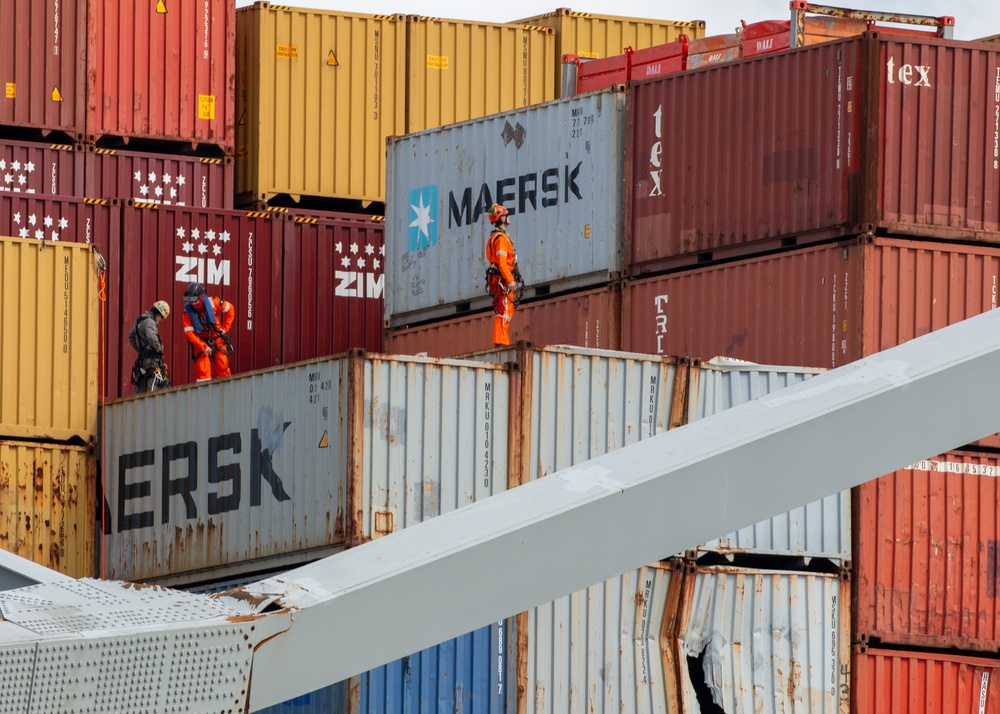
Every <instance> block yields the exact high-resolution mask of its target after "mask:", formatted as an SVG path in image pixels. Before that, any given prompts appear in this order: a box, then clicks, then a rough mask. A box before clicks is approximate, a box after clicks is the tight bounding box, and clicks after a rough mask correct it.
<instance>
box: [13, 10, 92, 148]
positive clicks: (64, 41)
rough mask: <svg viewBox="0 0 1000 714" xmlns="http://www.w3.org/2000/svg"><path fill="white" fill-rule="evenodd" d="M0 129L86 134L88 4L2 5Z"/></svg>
mask: <svg viewBox="0 0 1000 714" xmlns="http://www.w3.org/2000/svg"><path fill="white" fill-rule="evenodd" d="M0 33H2V38H3V39H2V41H0V82H2V83H3V84H4V98H3V101H2V103H0V124H4V125H7V126H21V127H35V128H38V129H41V130H42V133H43V134H48V133H49V132H51V131H61V132H65V133H66V134H68V135H69V137H70V139H71V140H73V141H77V140H80V139H82V138H83V135H84V131H85V129H84V118H85V116H86V102H87V66H86V64H85V62H84V59H85V58H86V55H87V42H88V36H87V0H41V1H40V0H7V1H6V2H4V3H2V5H0Z"/></svg>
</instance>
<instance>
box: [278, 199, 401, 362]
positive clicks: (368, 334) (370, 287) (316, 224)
mask: <svg viewBox="0 0 1000 714" xmlns="http://www.w3.org/2000/svg"><path fill="white" fill-rule="evenodd" d="M283 229H284V234H285V238H284V246H283V253H282V262H281V274H282V280H283V283H284V285H283V291H284V292H283V297H282V304H283V305H284V309H283V311H282V313H281V316H280V325H281V361H282V363H283V364H288V363H290V362H297V361H299V360H304V359H313V358H315V357H323V356H325V355H332V354H337V353H338V352H345V351H346V350H348V349H353V348H359V349H365V350H368V351H370V352H382V351H383V341H382V336H383V319H384V314H385V300H384V297H383V293H384V290H385V282H386V281H385V272H384V267H385V223H384V222H383V221H381V220H373V219H371V218H367V217H362V216H357V217H347V216H342V217H336V218H326V219H319V218H308V217H302V216H295V217H292V218H291V219H290V220H289V221H288V222H286V223H285V225H284V227H283Z"/></svg>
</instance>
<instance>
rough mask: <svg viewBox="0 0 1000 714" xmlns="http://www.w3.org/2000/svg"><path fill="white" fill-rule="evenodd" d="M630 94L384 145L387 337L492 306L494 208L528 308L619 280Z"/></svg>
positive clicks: (584, 99)
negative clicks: (502, 214)
mask: <svg viewBox="0 0 1000 714" xmlns="http://www.w3.org/2000/svg"><path fill="white" fill-rule="evenodd" d="M624 150H625V92H624V90H623V89H621V88H612V89H608V90H604V91H601V92H595V93H592V94H585V95H580V96H576V97H572V98H569V99H563V100H559V101H554V102H547V103H544V104H536V105H534V106H531V107H527V108H524V109H520V110H516V111H509V112H504V113H501V114H494V115H491V116H488V117H485V118H482V119H476V120H472V121H467V122H463V123H460V124H452V125H449V126H445V127H441V128H438V129H432V130H428V131H424V132H420V133H416V134H411V135H407V136H403V137H394V138H391V139H390V140H389V144H388V155H387V162H386V186H387V188H386V193H387V195H386V246H385V247H386V272H387V274H389V275H393V276H397V279H395V280H393V281H392V283H391V284H388V283H387V284H386V294H385V302H386V305H385V308H386V315H387V317H388V319H389V323H390V325H391V326H392V327H399V326H401V325H404V324H408V323H410V322H414V321H417V320H420V321H424V320H428V319H432V318H439V317H445V316H449V315H455V314H458V313H461V312H464V311H468V310H475V309H477V308H485V307H488V306H489V304H490V302H489V297H488V296H487V294H486V290H485V277H484V276H485V271H486V263H485V245H486V239H487V238H488V237H489V234H490V224H489V221H488V220H487V217H486V215H487V213H488V212H489V208H490V206H491V205H492V204H493V203H500V204H503V205H504V206H505V207H506V208H507V209H508V210H509V211H510V213H511V226H510V234H511V236H512V237H513V240H514V246H515V250H516V251H517V256H518V262H519V265H520V268H521V273H522V275H523V276H524V280H525V284H526V297H528V298H531V297H536V296H541V295H544V294H547V293H549V292H555V291H557V290H567V289H571V288H582V287H586V286H594V285H602V284H606V283H608V281H609V280H611V279H613V278H614V277H615V276H617V275H618V274H619V273H620V271H621V243H622V206H623V203H622V200H623V198H622V197H623V193H622V191H623V171H624Z"/></svg>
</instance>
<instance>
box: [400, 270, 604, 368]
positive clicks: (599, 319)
mask: <svg viewBox="0 0 1000 714" xmlns="http://www.w3.org/2000/svg"><path fill="white" fill-rule="evenodd" d="M620 308H621V292H620V290H619V288H618V286H617V285H610V286H608V287H606V288H601V289H597V290H588V291H586V292H579V293H571V294H567V295H559V296H556V297H550V298H548V299H545V300H541V301H538V302H530V303H525V304H523V305H519V306H518V307H517V310H515V312H514V320H513V322H511V342H512V343H513V342H517V341H520V340H524V341H528V342H532V343H534V344H536V345H539V346H541V345H574V346H577V347H593V348H597V349H605V350H618V349H621V339H620V335H621V331H620V313H621V310H620ZM492 345H493V313H492V312H485V313H477V314H475V315H467V316H465V317H459V318H455V319H451V320H444V321H441V322H432V323H428V324H426V325H418V326H415V327H407V328H401V329H397V330H391V331H389V332H387V333H386V345H385V346H386V352H388V353H389V354H407V355H413V354H426V355H428V356H429V357H455V356H458V355H464V354H469V353H470V352H478V351H480V350H484V349H489V348H490V347H492Z"/></svg>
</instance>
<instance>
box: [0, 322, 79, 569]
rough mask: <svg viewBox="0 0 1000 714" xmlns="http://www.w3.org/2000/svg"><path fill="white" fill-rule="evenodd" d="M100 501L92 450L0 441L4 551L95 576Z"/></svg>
mask: <svg viewBox="0 0 1000 714" xmlns="http://www.w3.org/2000/svg"><path fill="white" fill-rule="evenodd" d="M4 343H5V344H6V340H5V342H4ZM96 499H97V486H96V461H95V458H94V452H93V447H90V446H71V445H69V444H40V443H29V442H24V441H11V440H7V439H0V548H3V549H4V550H6V551H8V552H11V553H14V554H15V555H20V556H21V557H23V558H28V559H29V560H32V561H34V562H35V563H38V564H39V565H44V566H45V567H47V568H52V569H53V570H58V571H59V572H60V573H63V574H65V575H69V576H71V577H74V578H83V577H91V576H93V575H94V503H95V502H96Z"/></svg>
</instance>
